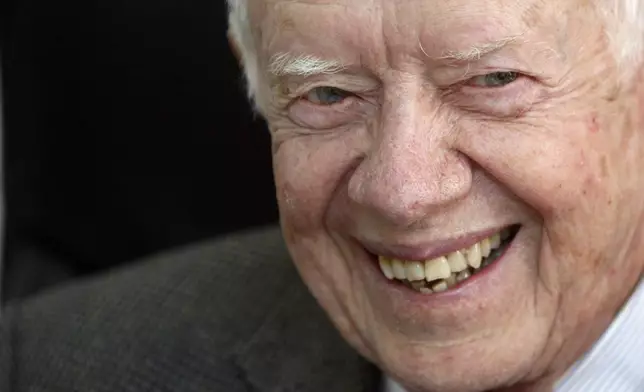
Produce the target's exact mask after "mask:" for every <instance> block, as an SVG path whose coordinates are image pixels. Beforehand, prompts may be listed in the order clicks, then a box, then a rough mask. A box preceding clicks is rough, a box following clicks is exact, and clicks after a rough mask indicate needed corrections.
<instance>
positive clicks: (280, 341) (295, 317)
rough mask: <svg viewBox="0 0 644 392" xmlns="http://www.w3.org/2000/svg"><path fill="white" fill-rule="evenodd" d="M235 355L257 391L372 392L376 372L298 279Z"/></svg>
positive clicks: (376, 380) (249, 383) (378, 374)
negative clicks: (345, 338)
mask: <svg viewBox="0 0 644 392" xmlns="http://www.w3.org/2000/svg"><path fill="white" fill-rule="evenodd" d="M277 306H278V307H277V309H276V310H275V312H273V313H272V314H271V316H270V317H269V318H268V320H267V321H266V322H265V323H264V325H263V326H262V327H261V328H260V329H259V331H258V332H257V333H256V334H255V335H254V337H253V338H252V339H251V341H250V342H248V343H247V344H244V345H243V346H242V348H241V349H240V350H238V351H237V354H236V362H237V364H238V365H239V366H240V367H241V368H242V371H243V373H244V374H243V375H242V376H243V377H245V378H246V381H247V384H248V385H252V386H253V388H255V390H256V391H258V392H259V391H261V392H287V391H289V392H294V391H303V392H304V391H305V392H329V391H333V392H345V391H346V392H376V391H378V385H379V383H380V373H379V371H378V370H377V369H376V368H375V367H374V366H373V365H371V364H370V363H368V362H367V361H365V360H364V359H362V358H361V357H360V356H359V355H358V354H357V353H356V352H355V351H354V350H353V349H352V348H350V347H349V346H348V345H347V344H346V343H345V342H344V340H342V338H341V337H340V335H339V333H338V332H337V331H336V330H335V328H334V327H333V326H332V324H331V323H330V321H329V320H328V319H327V316H326V314H324V312H323V311H322V309H321V308H320V307H319V305H318V304H317V303H316V302H315V300H314V299H313V297H312V296H311V295H310V294H309V292H308V290H307V289H306V287H305V286H304V285H303V283H301V282H300V280H299V278H298V279H297V282H296V283H294V285H293V287H292V289H290V290H287V294H286V296H285V298H284V299H283V301H282V302H281V303H280V304H278V305H277Z"/></svg>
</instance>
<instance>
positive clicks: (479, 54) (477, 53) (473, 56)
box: [419, 35, 520, 62]
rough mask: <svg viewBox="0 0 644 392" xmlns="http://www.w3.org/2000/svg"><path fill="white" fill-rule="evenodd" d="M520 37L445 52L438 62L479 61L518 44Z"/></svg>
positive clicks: (421, 47)
mask: <svg viewBox="0 0 644 392" xmlns="http://www.w3.org/2000/svg"><path fill="white" fill-rule="evenodd" d="M519 37H520V36H518V35H517V36H512V37H506V38H501V39H497V40H494V41H490V42H485V43H480V44H474V45H472V46H470V47H469V48H466V49H461V50H448V51H446V52H444V53H443V55H441V56H440V57H438V58H436V60H443V61H445V60H447V61H454V62H472V61H477V60H480V59H481V58H483V57H484V56H486V55H489V54H492V53H495V52H498V51H499V50H501V49H503V48H504V47H506V46H508V45H509V44H512V43H514V42H516V41H517V39H518V38H519ZM419 45H420V49H421V50H422V51H423V53H424V54H425V55H426V56H427V57H430V58H431V56H429V55H428V54H427V52H425V49H423V46H422V44H421V43H420V42H419Z"/></svg>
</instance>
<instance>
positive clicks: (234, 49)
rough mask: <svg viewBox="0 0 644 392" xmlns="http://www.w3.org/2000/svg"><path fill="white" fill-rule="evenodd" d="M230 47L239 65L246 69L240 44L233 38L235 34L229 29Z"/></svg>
mask: <svg viewBox="0 0 644 392" xmlns="http://www.w3.org/2000/svg"><path fill="white" fill-rule="evenodd" d="M227 36H228V46H229V47H230V51H231V52H233V55H234V56H235V58H236V59H237V63H238V64H239V66H240V67H242V68H243V67H244V60H243V59H242V56H241V51H240V50H239V44H238V43H237V40H236V39H235V37H234V36H233V33H232V32H231V31H230V29H228V34H227Z"/></svg>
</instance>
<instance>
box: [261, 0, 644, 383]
mask: <svg viewBox="0 0 644 392" xmlns="http://www.w3.org/2000/svg"><path fill="white" fill-rule="evenodd" d="M591 3H592V2H588V1H576V2H573V1H570V0H567V1H551V2H543V1H537V0H519V1H507V0H493V1H472V0H449V1H444V0H409V1H389V0H325V1H321V0H301V1H300V0H261V1H257V2H252V5H251V10H250V15H251V25H252V26H256V27H255V30H254V31H253V33H254V36H255V39H256V46H257V48H258V53H257V55H258V58H259V61H260V64H261V66H262V69H264V70H265V73H264V74H263V76H264V82H265V87H266V88H263V89H260V91H263V95H262V96H259V97H258V101H259V102H260V105H261V108H262V112H263V114H264V115H265V116H266V118H267V120H268V122H269V125H270V129H271V133H272V136H273V141H274V146H273V150H274V169H275V181H276V185H277V189H278V199H279V204H280V212H281V222H282V226H283V230H284V233H285V238H286V241H287V245H288V247H289V250H290V252H291V254H292V256H293V259H294V261H295V263H296V266H297V267H298V269H299V271H300V273H301V275H302V277H303V278H304V280H305V281H306V283H307V285H308V286H309V288H310V289H311V291H312V293H313V294H314V295H315V296H316V298H317V299H318V300H319V302H320V304H321V305H322V306H323V307H324V308H325V309H326V311H327V312H328V314H329V315H330V317H331V318H332V320H333V321H334V323H335V324H336V326H337V327H338V329H339V330H340V331H341V333H342V334H343V336H344V337H345V338H346V339H347V340H348V341H349V342H350V343H351V344H352V345H353V346H354V347H355V348H356V349H358V350H359V351H360V352H361V353H362V354H363V355H365V356H366V357H368V358H369V359H370V360H372V361H374V362H375V363H376V364H377V365H378V366H379V367H380V368H382V369H383V370H384V371H385V372H387V373H388V374H390V375H392V376H393V377H394V378H396V379H397V380H399V381H401V382H402V383H403V384H404V385H405V386H406V387H407V388H409V389H410V390H412V391H416V390H419V391H420V390H423V391H424V390H428V391H429V390H431V391H433V390H437V391H443V390H444V391H482V390H488V389H492V388H501V387H505V386H509V385H513V384H514V385H522V386H524V387H526V388H528V387H529V386H532V387H543V386H546V387H547V386H549V385H552V383H553V382H554V381H555V380H556V378H558V377H559V376H561V375H562V373H563V372H565V370H566V369H567V368H568V367H569V366H570V365H571V363H572V362H573V361H575V360H576V359H577V358H578V357H579V356H580V355H581V354H582V353H583V352H584V351H585V350H587V349H588V348H589V347H590V345H591V344H592V343H593V342H594V341H595V340H596V339H597V337H598V336H599V334H601V333H602V332H603V330H604V329H605V328H606V327H607V325H608V324H609V323H610V321H611V319H612V317H613V316H614V314H615V312H616V311H617V310H618V308H619V307H620V306H621V304H623V302H624V301H625V299H626V298H627V297H628V295H629V293H630V291H631V290H632V289H633V287H634V286H635V284H636V282H637V281H638V279H639V278H640V277H641V276H642V271H643V263H642V260H643V259H644V258H642V257H640V256H639V254H640V253H641V252H642V251H644V249H642V245H643V242H642V232H641V231H640V230H639V229H640V222H641V221H642V213H643V199H644V198H642V197H641V195H642V192H643V190H644V187H643V184H642V181H641V179H640V177H641V176H638V171H639V170H638V168H640V167H642V164H643V163H644V162H642V160H643V157H644V148H643V147H644V143H643V140H642V134H641V131H640V129H641V125H642V118H641V114H640V113H641V110H640V108H641V107H642V104H643V103H644V102H643V100H642V97H643V96H644V95H643V92H644V90H643V89H642V87H643V86H642V83H641V81H640V78H639V76H638V77H636V78H634V79H633V80H632V82H630V83H624V84H621V85H620V84H619V83H618V80H619V71H618V69H617V66H616V62H615V60H614V57H613V55H612V51H611V48H610V47H609V44H608V41H607V39H606V36H605V34H604V32H603V28H602V25H603V20H601V19H600V18H599V17H598V16H597V15H598V14H597V12H596V11H595V10H594V9H593V5H592V4H591ZM638 75H639V72H638ZM311 338H315V337H311Z"/></svg>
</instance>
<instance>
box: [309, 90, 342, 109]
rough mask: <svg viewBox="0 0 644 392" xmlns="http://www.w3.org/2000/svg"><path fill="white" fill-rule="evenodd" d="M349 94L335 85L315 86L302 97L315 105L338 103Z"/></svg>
mask: <svg viewBox="0 0 644 392" xmlns="http://www.w3.org/2000/svg"><path fill="white" fill-rule="evenodd" d="M349 96H351V93H349V92H347V91H344V90H341V89H339V88H335V87H328V86H322V87H316V88H314V89H312V90H311V91H309V92H308V93H306V95H305V96H304V98H306V100H307V101H310V102H311V103H314V104H316V105H324V106H330V105H334V104H336V103H340V102H342V101H343V100H345V99H346V98H348V97H349Z"/></svg>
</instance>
